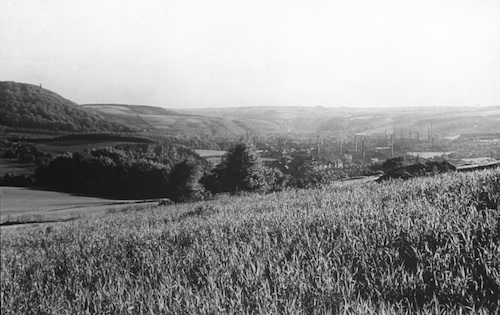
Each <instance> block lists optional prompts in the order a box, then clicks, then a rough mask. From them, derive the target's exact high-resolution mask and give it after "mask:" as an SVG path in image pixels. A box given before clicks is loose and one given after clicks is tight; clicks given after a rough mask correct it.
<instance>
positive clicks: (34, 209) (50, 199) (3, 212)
mask: <svg viewBox="0 0 500 315" xmlns="http://www.w3.org/2000/svg"><path fill="white" fill-rule="evenodd" d="M148 202H152V201H151V200H114V199H104V198H97V197H87V196H77V195H72V194H67V193H61V192H55V191H46V190H36V189H28V188H21V187H0V223H5V222H7V221H17V220H19V219H23V218H24V220H30V218H38V219H40V220H43V218H46V219H50V220H57V219H58V218H67V217H68V216H69V215H72V216H81V215H85V214H88V213H90V212H93V213H94V212H103V211H105V210H106V209H108V208H110V207H114V206H124V205H132V204H137V203H148ZM21 221H23V220H21ZM21 223H22V222H21Z"/></svg>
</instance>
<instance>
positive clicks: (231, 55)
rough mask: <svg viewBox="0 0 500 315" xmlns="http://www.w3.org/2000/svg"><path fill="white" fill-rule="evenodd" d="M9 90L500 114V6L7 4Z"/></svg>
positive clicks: (476, 0) (148, 101) (1, 41)
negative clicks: (489, 109)
mask: <svg viewBox="0 0 500 315" xmlns="http://www.w3.org/2000/svg"><path fill="white" fill-rule="evenodd" d="M0 80H2V81H17V82H26V83H32V84H40V83H41V84H43V87H45V88H47V89H50V90H52V91H54V92H56V93H58V94H61V95H62V96H64V97H66V98H68V99H71V100H73V101H75V102H77V103H79V104H84V103H124V104H145V105H156V106H163V107H184V108H188V107H189V108H193V107H229V106H231V107H232V106H251V105H259V106H264V105H293V106H356V107H368V106H476V105H478V104H480V105H481V106H489V105H500V1H499V0H469V1H463V0H411V1H407V0H394V1H392V0H379V1H377V0H329V1H321V0H313V1H311V0H309V1H293V0H276V1H273V0H264V1H260V0H248V1H239V0H227V1H219V0H213V1H211V0H179V1H174V0H151V1H148V0H140V1H129V0H108V1H106V0H96V1H94V0H90V1H89V0H80V1H78V0H73V1H68V0H11V1H9V0H0Z"/></svg>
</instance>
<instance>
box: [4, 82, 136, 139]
mask: <svg viewBox="0 0 500 315" xmlns="http://www.w3.org/2000/svg"><path fill="white" fill-rule="evenodd" d="M0 126H6V127H12V128H23V129H39V130H50V131H69V132H76V131H92V132H124V131H125V132H126V131H132V130H133V128H131V127H128V126H126V125H124V124H121V123H117V122H114V121H113V120H109V119H105V118H103V117H102V116H101V115H99V114H97V113H95V112H92V111H88V110H86V109H84V108H82V107H80V106H78V105H77V104H75V103H74V102H72V101H70V100H68V99H65V98H63V97H62V96H60V95H58V94H56V93H54V92H51V91H49V90H46V89H44V88H42V87H39V86H36V85H31V84H26V83H17V82H0Z"/></svg>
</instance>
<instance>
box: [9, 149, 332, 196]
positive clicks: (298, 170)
mask: <svg viewBox="0 0 500 315" xmlns="http://www.w3.org/2000/svg"><path fill="white" fill-rule="evenodd" d="M9 154H10V153H9ZM14 156H18V157H21V155H12V156H9V157H14ZM44 158H45V159H42V160H41V161H40V162H39V163H38V165H37V167H36V169H35V172H34V174H33V175H31V176H13V175H11V174H6V175H5V176H4V177H3V178H2V180H1V181H0V184H2V185H18V186H28V185H32V186H40V187H46V188H50V189H55V190H59V191H65V192H70V193H78V194H85V195H94V196H101V197H111V198H120V199H125V198H126V199H149V198H169V199H171V200H173V201H175V202H183V201H189V200H199V199H203V198H207V197H208V196H210V195H212V194H217V193H231V194H237V193H241V192H257V193H268V192H274V191H279V190H283V189H285V188H287V187H297V188H304V187H314V186H317V185H320V184H323V183H324V182H325V181H326V180H327V178H326V175H323V177H321V173H320V172H316V171H314V169H312V168H311V166H310V165H308V164H307V163H302V164H300V165H298V164H297V165H293V164H292V165H291V167H289V168H283V169H282V170H280V169H279V168H275V167H269V166H265V165H264V164H263V162H262V161H261V159H260V158H259V156H258V154H257V152H256V150H255V147H254V146H253V145H251V144H249V143H237V144H235V145H233V146H232V147H231V148H229V150H228V151H227V153H226V154H225V155H224V156H223V157H222V161H221V162H220V163H219V164H218V165H216V166H215V167H211V166H210V165H209V164H208V162H206V160H204V159H203V158H201V157H199V156H198V155H197V154H195V153H194V152H193V151H192V150H190V149H188V148H186V147H182V146H176V145H158V144H155V145H152V144H123V145H118V146H115V147H113V148H110V147H107V148H96V149H87V150H84V151H81V152H77V153H66V154H63V155H60V156H58V157H52V156H44ZM325 174H327V173H325Z"/></svg>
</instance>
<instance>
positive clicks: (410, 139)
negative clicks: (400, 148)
mask: <svg viewBox="0 0 500 315" xmlns="http://www.w3.org/2000/svg"><path fill="white" fill-rule="evenodd" d="M410 140H411V130H410Z"/></svg>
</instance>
